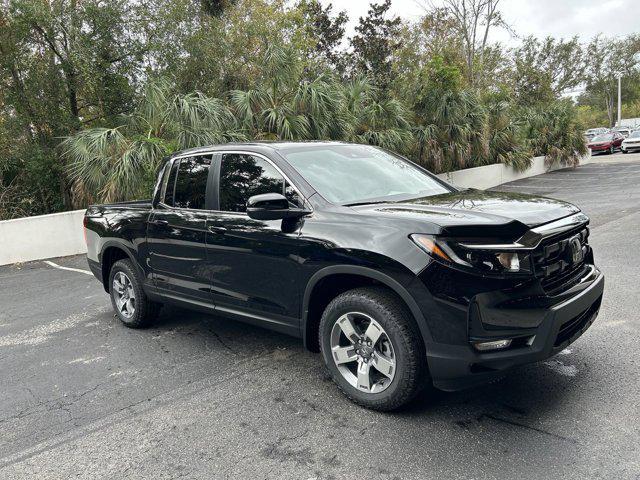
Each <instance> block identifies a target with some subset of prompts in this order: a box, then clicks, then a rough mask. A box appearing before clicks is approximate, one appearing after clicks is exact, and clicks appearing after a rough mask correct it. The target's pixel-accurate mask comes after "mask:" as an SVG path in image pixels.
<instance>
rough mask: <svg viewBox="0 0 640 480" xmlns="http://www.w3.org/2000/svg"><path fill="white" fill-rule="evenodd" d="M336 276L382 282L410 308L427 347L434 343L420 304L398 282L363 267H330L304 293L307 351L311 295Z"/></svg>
mask: <svg viewBox="0 0 640 480" xmlns="http://www.w3.org/2000/svg"><path fill="white" fill-rule="evenodd" d="M335 274H352V275H359V276H362V277H367V278H370V279H372V280H376V281H377V282H380V283H381V284H383V285H385V286H387V287H389V288H390V289H391V290H393V291H394V292H395V293H396V294H397V295H398V296H399V297H400V298H401V299H402V300H403V301H404V303H405V304H406V305H407V307H408V308H409V311H410V312H411V314H412V315H413V317H414V318H415V321H416V323H417V325H418V328H419V329H420V333H421V335H422V340H423V342H424V343H425V346H426V344H427V343H430V342H431V341H432V336H431V332H430V331H429V328H428V327H427V322H426V319H425V318H424V315H423V314H422V311H421V310H420V308H419V307H418V304H417V303H416V301H415V300H414V299H413V297H412V296H411V294H410V293H409V292H408V291H407V289H406V288H405V287H404V286H403V285H402V284H400V283H399V282H398V281H397V280H395V279H394V278H392V277H390V276H389V275H387V274H385V273H382V272H380V271H379V270H374V269H372V268H367V267H361V266H357V265H333V266H330V267H325V268H323V269H321V270H318V271H317V272H316V273H314V274H313V275H312V276H311V278H310V279H309V281H308V282H307V286H306V288H305V291H304V296H303V299H302V323H301V325H300V328H301V334H302V341H303V343H304V347H305V348H306V349H307V350H308V349H309V345H308V342H307V320H308V317H309V303H310V301H311V295H312V293H313V290H314V288H315V286H316V285H317V284H318V282H319V281H320V280H322V279H323V278H325V277H328V276H329V275H335Z"/></svg>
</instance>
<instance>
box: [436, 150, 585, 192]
mask: <svg viewBox="0 0 640 480" xmlns="http://www.w3.org/2000/svg"><path fill="white" fill-rule="evenodd" d="M588 158H589V157H585V159H583V160H587V159H588ZM581 163H586V161H583V162H581ZM559 168H565V167H554V168H551V169H550V170H558V169H559ZM550 170H547V169H546V167H545V165H544V157H535V158H534V159H533V160H532V161H531V166H530V167H529V168H528V169H527V170H525V171H522V172H518V171H517V170H515V169H514V168H512V167H509V166H507V165H503V164H502V163H496V164H493V165H485V166H483V167H474V168H465V169H464V170H456V171H454V172H447V173H441V174H440V175H438V177H440V178H441V179H443V180H444V181H446V182H449V183H451V184H453V185H455V186H456V187H463V188H479V189H486V188H491V187H495V186H497V185H501V184H503V183H507V182H513V181H515V180H520V179H521V178H527V177H533V176H534V175H542V174H543V173H546V172H547V171H550Z"/></svg>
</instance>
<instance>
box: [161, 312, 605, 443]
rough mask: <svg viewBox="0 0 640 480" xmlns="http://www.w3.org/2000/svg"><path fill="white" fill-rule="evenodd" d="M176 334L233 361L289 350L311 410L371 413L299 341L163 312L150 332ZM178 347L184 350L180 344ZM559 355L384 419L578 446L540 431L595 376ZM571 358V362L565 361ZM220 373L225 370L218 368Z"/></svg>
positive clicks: (430, 392) (430, 391) (435, 394)
mask: <svg viewBox="0 0 640 480" xmlns="http://www.w3.org/2000/svg"><path fill="white" fill-rule="evenodd" d="M174 330H175V331H177V333H181V334H182V335H185V336H186V337H188V338H189V339H191V341H193V343H195V344H198V343H200V342H201V341H203V340H204V341H206V342H210V343H216V344H217V345H218V346H219V348H220V349H222V350H224V351H226V352H228V353H229V354H230V355H231V357H230V358H229V362H233V361H234V359H233V358H234V357H238V356H240V357H245V358H251V357H252V356H258V355H261V354H263V353H264V352H269V351H274V350H281V351H285V350H286V351H289V352H291V355H289V356H285V357H283V360H282V361H281V362H280V363H279V366H278V368H279V369H282V370H281V371H280V373H282V374H285V373H286V371H287V369H295V370H299V369H300V362H301V359H302V361H303V363H304V364H305V366H306V367H308V368H307V369H306V370H307V371H310V372H311V375H310V378H308V379H306V385H308V386H309V389H308V390H309V391H310V392H312V395H311V394H310V397H313V399H308V400H306V401H307V403H308V402H314V403H312V404H311V405H312V407H313V408H318V404H321V403H322V398H323V397H324V398H326V399H327V401H330V402H333V403H335V402H338V403H339V404H340V405H339V406H340V407H344V408H347V409H352V408H356V409H360V410H362V412H368V411H367V410H365V409H361V408H360V407H357V406H355V405H353V404H352V403H351V402H350V401H349V400H348V399H346V398H344V397H343V396H342V395H341V394H340V393H339V392H338V390H337V388H336V387H335V386H334V384H333V383H332V382H331V380H330V378H329V376H328V375H327V373H326V372H325V369H324V365H323V363H322V359H321V357H320V355H319V354H315V353H312V352H308V351H306V350H305V349H304V348H303V346H302V343H301V341H300V340H299V339H296V338H292V337H289V336H286V335H282V334H278V333H275V332H272V331H268V330H265V329H262V328H259V327H255V326H252V325H248V324H244V323H241V322H238V321H235V320H231V319H227V318H223V317H219V316H211V315H205V314H199V313H194V312H191V311H186V310H182V309H178V308H174V307H165V308H164V309H163V313H162V314H161V316H160V318H159V319H158V322H157V323H156V325H155V326H154V327H153V328H152V329H150V331H151V332H150V333H152V332H153V333H155V331H174ZM173 337H174V338H175V335H174V336H173ZM187 343H188V342H187ZM182 348H188V347H186V346H185V345H182ZM563 353H565V354H564V355H562V354H561V355H557V356H556V357H553V358H551V359H549V360H547V361H545V362H541V363H537V364H532V365H525V366H522V367H518V368H516V369H514V370H512V371H509V372H507V373H505V376H504V377H503V378H502V379H500V380H497V381H495V382H493V383H490V384H487V385H484V386H480V387H475V388H472V389H469V390H464V391H460V392H451V393H450V392H443V391H439V390H436V389H434V388H432V387H427V388H425V390H424V391H423V392H422V393H421V394H420V395H419V396H418V397H417V398H416V399H415V400H414V401H413V402H412V403H410V404H409V405H408V406H407V407H405V408H404V409H403V410H400V411H397V412H392V413H386V414H383V415H387V416H390V417H393V418H397V419H404V420H407V421H425V420H429V421H433V420H438V421H444V422H446V423H447V424H449V425H450V427H451V428H452V429H455V430H459V431H460V432H474V431H477V432H480V431H482V432H484V433H487V430H489V431H492V430H496V429H500V431H501V435H507V437H508V433H505V432H504V430H505V429H506V431H507V432H509V431H510V432H514V433H515V432H519V433H522V431H526V432H527V433H533V434H539V435H543V436H545V437H547V438H548V439H553V440H559V441H562V442H569V443H574V444H575V443H577V440H576V439H574V438H572V437H571V436H569V435H566V434H564V433H556V432H554V431H552V429H549V428H547V427H546V426H545V425H546V424H548V423H553V422H555V421H557V417H558V412H559V411H561V410H562V409H561V408H559V406H561V405H563V404H565V406H566V404H569V405H570V404H571V403H572V402H577V401H578V400H576V397H577V396H579V395H580V392H579V381H578V380H579V379H578V378H576V377H577V375H578V374H579V373H580V374H581V375H584V374H590V373H593V372H589V371H588V369H587V368H586V367H584V366H581V370H583V371H582V372H578V371H577V368H576V367H575V366H574V365H572V362H575V361H576V360H575V357H576V355H575V354H572V352H571V351H567V352H563ZM570 356H573V357H574V358H573V359H571V360H570V359H569V357H570ZM219 367H220V368H221V369H224V368H225V367H224V365H223V364H221V365H219ZM273 400H274V401H275V402H276V403H278V402H282V401H285V399H283V398H282V397H278V396H276V397H275V398H274V399H273ZM302 400H303V401H305V400H304V399H302ZM314 405H315V407H314ZM567 408H569V407H567ZM370 413H371V415H376V416H377V415H380V414H379V413H377V412H370Z"/></svg>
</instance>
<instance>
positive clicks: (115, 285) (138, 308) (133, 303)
mask: <svg viewBox="0 0 640 480" xmlns="http://www.w3.org/2000/svg"><path fill="white" fill-rule="evenodd" d="M109 294H110V296H111V305H112V306H113V310H114V311H115V312H116V316H117V317H118V318H119V319H120V321H121V322H122V323H123V324H125V325H126V326H127V327H130V328H142V327H146V326H148V325H149V324H150V323H151V322H152V321H153V320H154V319H155V318H156V316H157V315H158V311H159V310H160V307H161V305H160V304H159V303H155V302H152V301H150V300H149V299H148V298H147V295H146V294H145V293H144V290H143V289H142V283H141V282H140V279H139V276H138V273H137V272H136V270H135V267H134V266H133V263H131V260H118V261H117V262H116V263H114V264H113V267H111V273H110V274H109Z"/></svg>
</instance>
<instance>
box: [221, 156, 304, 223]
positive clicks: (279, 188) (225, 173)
mask: <svg viewBox="0 0 640 480" xmlns="http://www.w3.org/2000/svg"><path fill="white" fill-rule="evenodd" d="M262 193H281V194H283V195H284V196H286V197H287V199H288V200H289V201H290V202H291V203H292V204H294V205H296V206H299V205H300V203H301V199H300V198H299V196H298V194H297V192H296V191H295V190H294V189H293V188H292V187H291V185H289V184H288V183H287V181H286V180H285V178H284V177H283V176H282V175H281V174H280V172H279V171H278V170H276V168H275V167H274V166H273V165H271V163H269V162H267V161H266V160H264V159H262V158H260V157H255V156H253V155H247V154H240V153H226V154H224V155H222V165H221V166H220V190H219V198H220V210H222V211H225V212H245V211H246V210H247V200H249V198H250V197H252V196H254V195H260V194H262Z"/></svg>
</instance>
